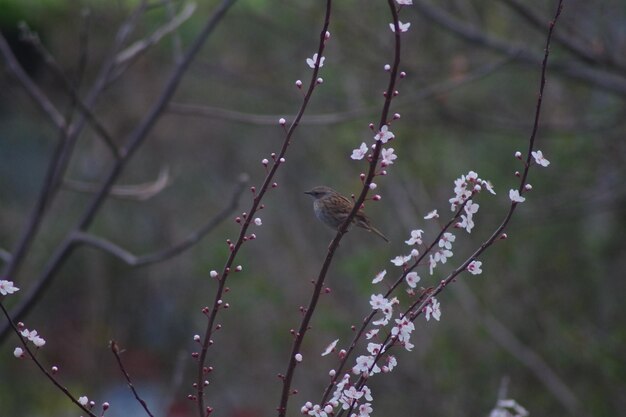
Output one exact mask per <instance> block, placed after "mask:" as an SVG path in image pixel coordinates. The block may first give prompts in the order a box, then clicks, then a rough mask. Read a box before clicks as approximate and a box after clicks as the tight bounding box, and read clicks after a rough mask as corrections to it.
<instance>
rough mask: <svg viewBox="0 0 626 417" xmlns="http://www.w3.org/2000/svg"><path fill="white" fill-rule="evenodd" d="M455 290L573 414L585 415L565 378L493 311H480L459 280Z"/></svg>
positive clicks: (465, 305) (469, 310)
mask: <svg viewBox="0 0 626 417" xmlns="http://www.w3.org/2000/svg"><path fill="white" fill-rule="evenodd" d="M456 284H457V285H455V286H454V290H453V291H454V292H455V294H457V295H458V296H459V300H460V302H461V305H462V306H463V308H464V309H465V311H466V312H467V313H469V314H470V315H471V316H473V317H474V319H475V320H477V321H479V322H480V324H482V325H483V326H484V328H485V330H487V332H488V333H489V335H491V338H492V339H493V340H495V341H496V343H498V344H499V345H500V346H501V347H502V348H503V349H505V350H506V351H507V352H509V353H510V354H511V355H512V356H514V357H515V358H516V359H517V360H518V361H520V362H521V363H522V364H524V365H525V366H526V367H527V368H528V369H530V371H531V372H532V373H533V374H535V376H536V377H537V379H538V380H539V381H541V383H542V384H543V385H544V386H545V387H546V389H547V390H548V391H549V392H551V393H552V395H553V396H554V397H555V398H556V399H557V400H558V401H559V402H560V403H561V404H562V405H563V407H565V408H566V409H567V411H568V412H570V413H571V414H573V415H578V416H580V415H584V414H583V413H582V412H581V406H580V401H579V400H578V398H577V397H576V395H575V394H574V392H573V391H572V390H571V389H570V388H569V387H568V386H567V384H566V383H565V381H563V379H561V378H560V377H559V376H558V374H557V373H556V372H555V371H554V370H553V369H552V368H551V367H550V365H549V364H548V363H547V362H546V361H545V360H544V359H543V358H542V357H541V356H539V354H537V353H536V352H535V351H533V350H532V349H530V348H529V347H528V346H526V345H524V344H523V343H522V342H521V341H520V340H519V339H518V338H517V337H516V336H515V334H513V332H511V331H510V330H509V329H508V328H507V327H506V326H505V325H504V324H503V323H502V322H501V321H499V320H498V319H497V318H496V317H495V316H493V315H492V314H489V313H486V312H481V311H480V308H479V306H478V302H477V300H476V296H475V295H474V294H473V293H472V292H471V290H470V289H469V288H468V287H467V285H466V284H465V283H464V282H463V281H458V282H457V283H456Z"/></svg>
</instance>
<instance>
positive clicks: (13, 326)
mask: <svg viewBox="0 0 626 417" xmlns="http://www.w3.org/2000/svg"><path fill="white" fill-rule="evenodd" d="M0 310H2V314H4V316H5V318H6V319H7V323H9V326H10V329H11V330H13V332H14V333H15V334H16V335H17V337H18V338H19V339H20V342H21V344H22V346H23V349H24V351H26V353H27V354H28V357H29V358H30V359H31V360H32V361H33V362H34V363H35V365H36V366H37V368H39V370H40V371H41V373H43V374H44V375H45V376H46V378H47V379H48V380H49V381H50V382H52V384H54V386H56V387H57V388H58V389H59V390H60V391H61V392H62V393H63V394H64V395H65V396H66V397H67V398H69V399H70V401H72V402H73V403H74V404H76V405H77V406H78V407H79V408H80V409H81V410H83V411H84V412H85V413H87V414H88V415H89V416H90V417H96V415H95V414H94V413H93V412H92V411H91V410H89V409H88V408H87V407H86V404H82V403H81V402H80V401H79V399H77V398H76V397H74V396H73V395H72V394H71V393H70V392H69V390H68V389H67V388H66V387H64V386H63V385H61V383H60V382H59V381H57V379H56V378H55V377H54V375H52V373H50V372H49V371H48V370H47V369H46V368H44V366H43V365H42V364H41V362H40V361H39V359H37V357H36V356H35V354H34V353H33V351H32V349H31V348H30V347H29V346H28V343H26V340H24V337H23V336H22V334H21V333H20V330H19V329H18V327H17V325H16V324H15V322H14V321H13V319H12V318H11V315H10V314H9V312H8V311H7V309H6V308H5V307H4V304H2V302H1V301H0ZM44 343H45V342H44ZM18 349H19V352H20V356H21V355H22V354H23V353H22V351H21V348H18ZM18 349H16V353H17V352H18ZM16 356H18V355H17V354H16Z"/></svg>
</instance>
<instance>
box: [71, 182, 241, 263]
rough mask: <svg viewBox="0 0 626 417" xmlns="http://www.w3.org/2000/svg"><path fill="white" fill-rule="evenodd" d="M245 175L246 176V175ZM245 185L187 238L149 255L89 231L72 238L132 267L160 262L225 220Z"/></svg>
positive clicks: (176, 253) (174, 254)
mask: <svg viewBox="0 0 626 417" xmlns="http://www.w3.org/2000/svg"><path fill="white" fill-rule="evenodd" d="M246 177H247V176H246ZM245 186H246V181H241V182H240V183H239V185H238V186H237V189H236V190H235V192H234V193H233V196H232V197H231V200H230V203H229V204H228V206H226V207H224V208H223V209H222V211H220V212H219V213H218V214H217V215H216V216H214V217H213V218H212V219H211V220H210V221H209V222H208V223H207V224H205V225H204V226H202V227H201V228H200V229H199V230H198V231H196V232H193V233H191V234H190V235H189V236H187V238H185V239H184V240H183V241H181V242H179V243H177V244H175V245H173V246H171V247H169V248H165V249H162V250H160V251H157V252H154V253H151V254H149V255H142V256H136V255H133V254H132V253H130V252H129V251H127V250H126V249H124V248H122V247H121V246H118V245H116V244H115V243H113V242H111V241H109V240H106V239H103V238H101V237H98V236H95V235H93V234H90V233H86V232H82V231H76V232H74V233H73V234H72V238H73V240H74V242H76V243H82V244H85V245H89V246H93V247H95V248H98V249H100V250H103V251H104V252H107V253H109V254H110V255H113V256H115V257H116V258H118V259H120V260H121V261H123V262H124V263H126V264H128V265H130V266H132V267H141V266H145V265H150V264H153V263H157V262H162V261H164V260H167V259H170V258H173V257H174V256H176V255H178V254H180V253H182V252H184V251H185V250H187V249H189V248H190V247H192V246H193V245H195V244H196V243H198V242H199V241H200V240H201V239H202V238H203V237H204V236H206V235H207V234H209V233H210V232H211V231H213V230H214V229H215V228H216V227H217V226H218V225H219V224H220V223H221V222H223V221H224V220H226V219H227V218H228V217H230V215H231V214H232V213H233V212H234V211H235V209H236V208H237V206H238V205H239V198H240V197H241V193H242V192H243V190H244V188H245Z"/></svg>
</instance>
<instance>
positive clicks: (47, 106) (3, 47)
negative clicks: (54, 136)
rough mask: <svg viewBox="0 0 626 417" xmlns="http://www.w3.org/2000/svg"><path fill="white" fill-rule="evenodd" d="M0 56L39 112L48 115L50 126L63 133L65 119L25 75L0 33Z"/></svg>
mask: <svg viewBox="0 0 626 417" xmlns="http://www.w3.org/2000/svg"><path fill="white" fill-rule="evenodd" d="M0 54H1V55H2V57H3V58H4V62H5V63H6V65H7V67H8V68H9V71H11V73H12V74H13V76H14V77H15V78H17V80H18V81H19V82H20V83H21V84H22V87H24V89H25V90H26V92H27V93H28V95H29V96H30V97H31V98H32V99H33V100H34V101H35V103H37V105H38V106H39V107H40V108H41V110H43V112H44V113H46V114H47V115H48V117H49V118H50V121H51V122H52V124H54V126H56V128H57V129H59V130H61V131H64V130H65V125H66V121H65V118H64V117H63V115H61V113H60V112H59V111H58V110H57V108H56V107H55V106H54V104H52V102H51V101H50V100H49V99H48V97H47V96H46V95H45V94H44V92H43V91H41V90H40V89H39V87H37V85H36V84H35V83H34V82H33V80H32V79H31V78H30V77H29V76H28V74H26V72H25V71H24V69H23V68H22V66H21V65H20V64H19V62H18V61H17V58H16V57H15V55H14V54H13V51H11V47H10V46H9V44H8V43H7V41H6V39H5V38H4V36H3V35H2V34H1V33H0Z"/></svg>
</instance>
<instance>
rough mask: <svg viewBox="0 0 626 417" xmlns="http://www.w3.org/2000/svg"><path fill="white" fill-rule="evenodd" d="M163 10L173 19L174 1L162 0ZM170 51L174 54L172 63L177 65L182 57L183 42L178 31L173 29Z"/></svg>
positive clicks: (174, 11) (174, 12)
mask: <svg viewBox="0 0 626 417" xmlns="http://www.w3.org/2000/svg"><path fill="white" fill-rule="evenodd" d="M164 3H165V10H166V11H167V16H168V17H169V18H170V19H172V20H173V19H174V18H175V16H176V10H175V8H174V3H173V2H172V0H164ZM172 46H173V48H172V51H173V56H174V64H176V65H178V64H179V63H180V60H181V59H182V58H183V42H182V40H181V38H180V33H178V30H176V29H174V31H173V32H172Z"/></svg>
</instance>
